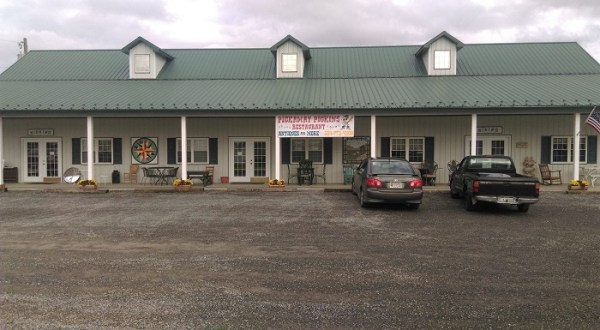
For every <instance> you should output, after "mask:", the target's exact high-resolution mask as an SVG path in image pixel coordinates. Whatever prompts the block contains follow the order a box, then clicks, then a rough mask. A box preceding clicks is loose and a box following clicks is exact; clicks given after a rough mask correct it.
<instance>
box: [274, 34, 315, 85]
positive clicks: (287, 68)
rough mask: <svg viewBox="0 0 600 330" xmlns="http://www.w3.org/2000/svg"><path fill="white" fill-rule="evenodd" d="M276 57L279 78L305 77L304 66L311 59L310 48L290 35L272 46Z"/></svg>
mask: <svg viewBox="0 0 600 330" xmlns="http://www.w3.org/2000/svg"><path fill="white" fill-rule="evenodd" d="M271 53H273V56H274V57H275V72H276V77H277V78H303V77H304V68H305V67H306V65H307V61H308V60H309V59H310V49H308V47H307V46H306V45H305V44H303V43H301V42H300V41H298V40H296V39H295V38H294V37H292V36H290V35H288V36H287V37H285V38H283V39H281V41H279V42H278V43H276V44H275V45H273V46H272V47H271Z"/></svg>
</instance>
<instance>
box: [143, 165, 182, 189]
mask: <svg viewBox="0 0 600 330" xmlns="http://www.w3.org/2000/svg"><path fill="white" fill-rule="evenodd" d="M148 169H149V170H150V172H151V173H152V172H153V173H152V175H151V176H152V177H155V178H156V180H155V181H154V184H159V183H160V184H161V185H163V184H169V181H168V180H169V178H170V177H173V178H175V177H176V176H177V173H176V172H175V173H173V170H175V169H179V167H173V166H153V167H149V168H148Z"/></svg>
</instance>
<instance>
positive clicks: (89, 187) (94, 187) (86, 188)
mask: <svg viewBox="0 0 600 330" xmlns="http://www.w3.org/2000/svg"><path fill="white" fill-rule="evenodd" d="M79 189H81V191H96V190H98V186H97V185H95V184H88V185H86V186H81V185H80V186H79Z"/></svg>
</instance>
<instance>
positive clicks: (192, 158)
mask: <svg viewBox="0 0 600 330" xmlns="http://www.w3.org/2000/svg"><path fill="white" fill-rule="evenodd" d="M203 146H206V150H203V149H201V147H203ZM197 147H199V148H198V150H194V149H193V148H197ZM187 149H188V151H187V153H188V158H187V162H188V164H209V163H210V145H209V139H208V138H199V137H191V138H187ZM204 151H206V161H200V160H197V159H196V152H204ZM176 152H177V153H176V155H177V164H181V157H182V154H181V138H177V151H176Z"/></svg>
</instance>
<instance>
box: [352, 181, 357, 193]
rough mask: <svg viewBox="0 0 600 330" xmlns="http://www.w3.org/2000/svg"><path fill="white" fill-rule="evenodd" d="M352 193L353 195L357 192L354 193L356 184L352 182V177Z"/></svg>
mask: <svg viewBox="0 0 600 330" xmlns="http://www.w3.org/2000/svg"><path fill="white" fill-rule="evenodd" d="M352 195H354V196H356V195H357V193H356V186H355V184H354V179H352Z"/></svg>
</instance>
